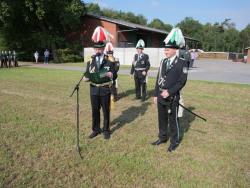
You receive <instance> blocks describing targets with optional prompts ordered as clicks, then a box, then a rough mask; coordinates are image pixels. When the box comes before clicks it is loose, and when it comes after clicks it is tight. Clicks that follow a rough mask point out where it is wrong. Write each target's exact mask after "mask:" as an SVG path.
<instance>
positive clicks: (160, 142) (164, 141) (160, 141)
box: [151, 139, 167, 146]
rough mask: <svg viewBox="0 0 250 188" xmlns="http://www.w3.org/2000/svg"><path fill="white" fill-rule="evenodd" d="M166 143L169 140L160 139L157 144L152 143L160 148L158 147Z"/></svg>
mask: <svg viewBox="0 0 250 188" xmlns="http://www.w3.org/2000/svg"><path fill="white" fill-rule="evenodd" d="M166 142H167V140H161V139H158V140H156V141H155V142H152V143H151V144H152V145H154V146H158V145H160V144H163V143H166Z"/></svg>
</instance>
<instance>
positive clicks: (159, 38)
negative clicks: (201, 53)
mask: <svg viewBox="0 0 250 188" xmlns="http://www.w3.org/2000/svg"><path fill="white" fill-rule="evenodd" d="M82 23H83V25H82V28H81V34H80V38H81V43H82V45H83V47H92V41H91V36H92V33H93V31H94V29H95V28H96V27H97V26H102V27H104V28H106V29H107V30H108V31H109V32H110V33H111V34H112V35H113V39H111V42H112V43H113V44H114V46H115V47H135V46H136V43H137V41H138V40H139V39H143V40H144V41H145V45H146V47H151V48H160V47H162V46H163V40H164V39H165V37H166V36H167V34H168V33H167V32H166V31H164V30H159V29H154V28H150V27H146V26H142V25H139V24H134V23H130V22H126V21H123V20H118V19H111V18H107V17H104V16H96V15H92V14H86V15H85V16H84V17H83V18H82ZM185 39H186V43H187V44H188V46H189V47H191V48H196V46H197V43H198V42H199V41H198V40H195V39H192V38H189V37H185Z"/></svg>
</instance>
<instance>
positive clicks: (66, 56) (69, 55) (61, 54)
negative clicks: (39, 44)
mask: <svg viewBox="0 0 250 188" xmlns="http://www.w3.org/2000/svg"><path fill="white" fill-rule="evenodd" d="M54 53H56V56H57V61H54V62H55V63H69V62H81V61H83V58H82V57H81V56H80V55H77V54H75V53H74V52H73V51H72V50H71V49H69V48H66V49H57V50H55V51H54Z"/></svg>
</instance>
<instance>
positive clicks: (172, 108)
mask: <svg viewBox="0 0 250 188" xmlns="http://www.w3.org/2000/svg"><path fill="white" fill-rule="evenodd" d="M157 108H158V125H159V139H161V140H167V138H168V135H169V136H170V142H171V143H172V144H176V143H179V139H180V138H179V134H180V133H179V131H180V130H179V122H178V119H177V118H178V103H177V102H173V103H172V104H171V105H163V104H161V103H159V102H158V103H157ZM168 126H169V128H170V134H168Z"/></svg>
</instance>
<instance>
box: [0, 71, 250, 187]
mask: <svg viewBox="0 0 250 188" xmlns="http://www.w3.org/2000/svg"><path fill="white" fill-rule="evenodd" d="M80 76H81V73H80V72H73V71H62V70H45V69H33V68H27V67H26V68H25V67H21V68H16V69H14V68H12V69H0V136H1V138H0V187H143V188H144V187H149V188H151V187H164V188H165V187H233V188H234V187H249V185H250V149H249V148H250V123H249V122H250V115H249V112H250V85H239V84H222V83H212V82H201V81H188V83H187V85H186V87H185V89H184V91H183V95H184V99H185V106H186V107H188V108H189V109H191V110H193V111H194V112H197V113H199V114H200V115H202V116H204V117H206V118H207V120H208V121H207V122H203V121H202V120H200V119H198V118H195V117H194V116H192V115H191V114H189V113H185V116H184V118H182V119H181V135H182V142H181V144H180V146H179V147H178V148H177V150H176V151H175V152H173V153H167V152H166V149H167V147H168V145H169V142H168V143H167V144H164V145H160V146H158V147H154V146H152V145H150V143H151V142H152V141H155V139H157V134H158V128H157V110H156V107H155V105H153V104H152V100H151V98H150V99H148V100H147V101H146V102H144V103H141V102H140V101H136V100H134V90H133V80H131V79H129V77H128V76H120V77H119V84H120V88H121V89H120V100H119V101H118V102H117V103H116V106H115V109H114V110H113V111H112V115H111V130H112V131H113V134H112V136H111V139H110V140H108V141H107V140H104V139H103V137H102V135H100V136H98V137H97V138H95V139H92V140H90V139H88V135H89V134H90V133H91V107H90V102H89V86H88V83H83V84H81V89H80V113H81V116H80V146H81V155H82V156H83V158H82V159H81V158H80V157H79V155H78V153H77V152H76V150H75V143H76V142H75V139H76V129H75V123H76V113H75V107H76V105H75V104H76V96H74V97H72V98H70V97H69V95H70V94H71V91H72V89H73V87H74V85H75V83H76V82H77V81H78V80H79V78H80ZM154 82H155V80H154V79H153V78H150V80H149V86H148V90H149V92H148V93H149V94H150V95H151V94H152V90H153V87H154Z"/></svg>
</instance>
